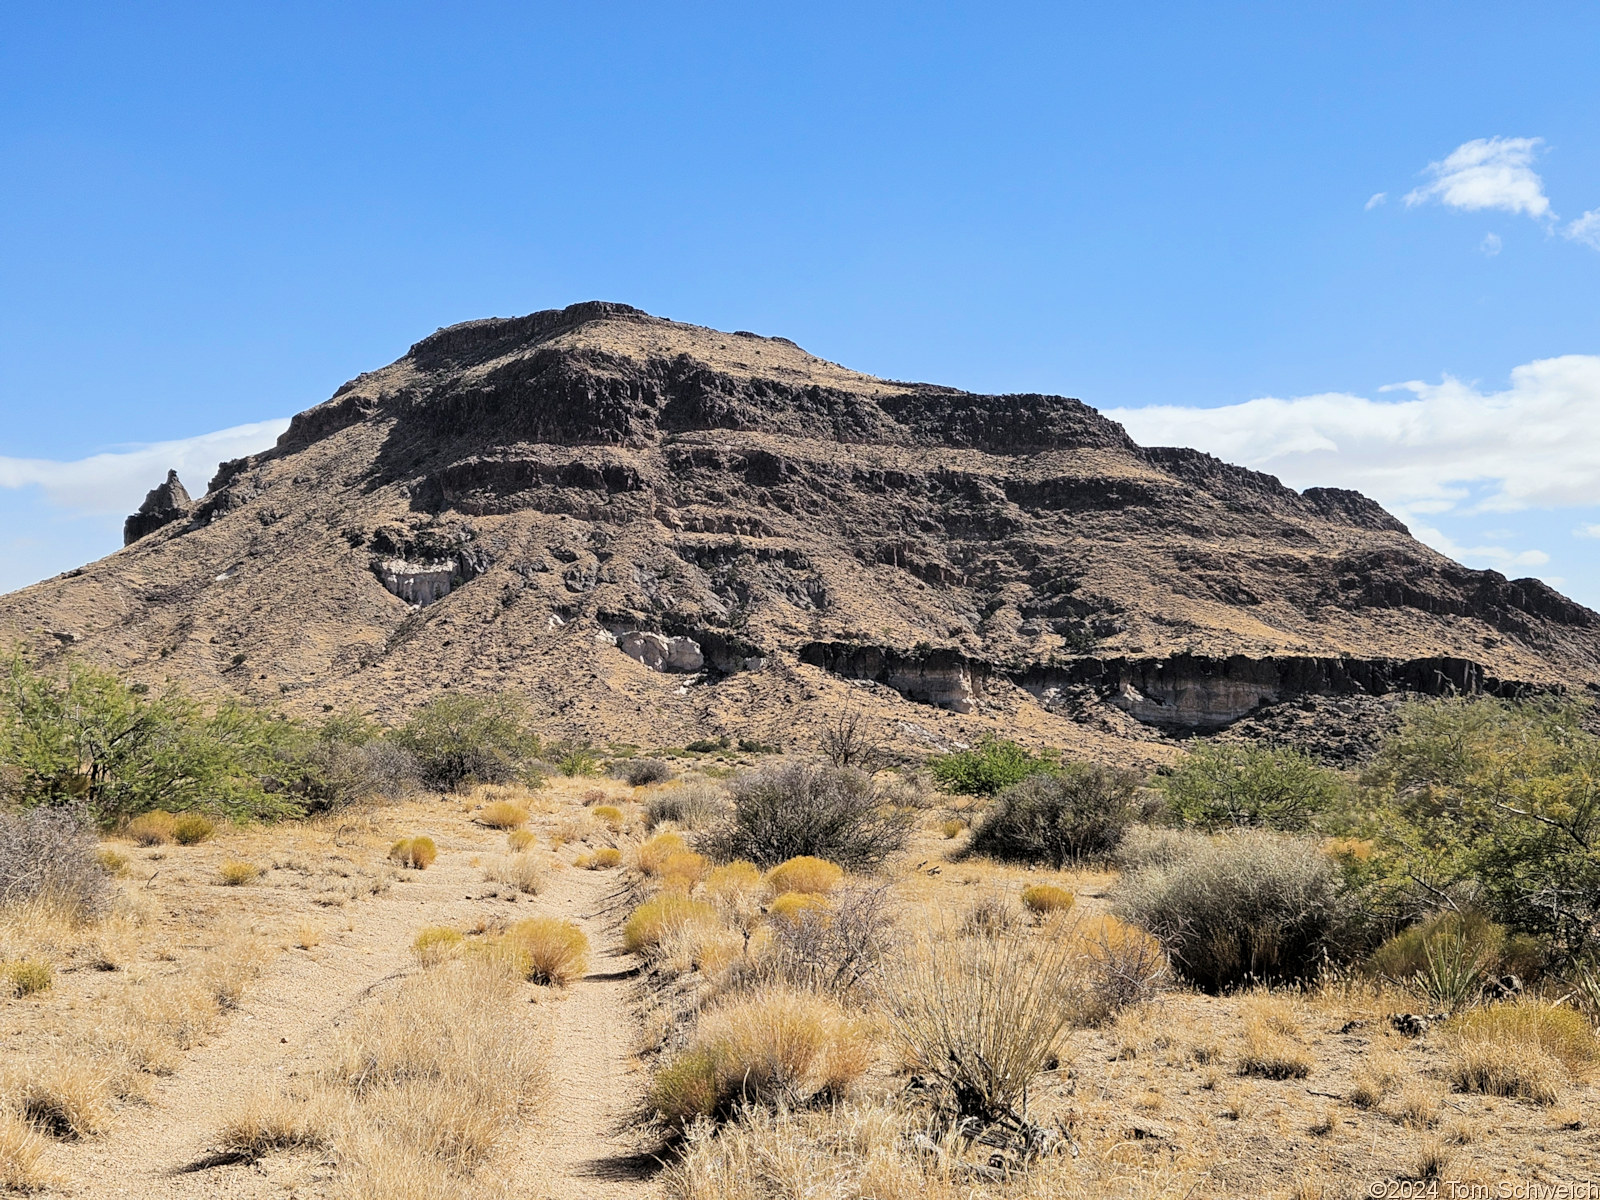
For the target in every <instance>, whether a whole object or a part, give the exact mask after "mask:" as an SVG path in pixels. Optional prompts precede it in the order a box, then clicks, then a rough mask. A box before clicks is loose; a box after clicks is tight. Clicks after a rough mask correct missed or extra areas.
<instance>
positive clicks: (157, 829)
mask: <svg viewBox="0 0 1600 1200" xmlns="http://www.w3.org/2000/svg"><path fill="white" fill-rule="evenodd" d="M177 824H178V818H176V817H175V816H173V815H172V814H171V813H169V812H167V811H166V810H165V809H160V808H156V809H152V810H151V811H149V812H146V813H140V814H139V815H138V816H137V817H134V818H133V820H131V821H129V822H128V823H127V825H125V826H124V827H123V830H122V832H123V833H124V834H125V835H126V836H127V837H128V839H129V840H130V841H132V842H133V843H134V844H135V845H137V846H165V845H166V844H167V843H168V842H170V841H171V840H172V835H173V832H174V830H175V829H176V827H177Z"/></svg>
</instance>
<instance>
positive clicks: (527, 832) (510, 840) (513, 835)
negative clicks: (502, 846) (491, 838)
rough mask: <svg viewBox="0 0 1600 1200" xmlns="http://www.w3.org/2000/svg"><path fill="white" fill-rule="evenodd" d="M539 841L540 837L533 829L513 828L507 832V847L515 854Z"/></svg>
mask: <svg viewBox="0 0 1600 1200" xmlns="http://www.w3.org/2000/svg"><path fill="white" fill-rule="evenodd" d="M538 841H539V838H538V837H537V835H535V834H534V832H533V831H532V830H531V829H513V830H512V831H511V832H510V833H508V834H506V849H508V850H510V851H511V853H513V854H521V853H522V852H523V851H524V850H527V849H530V848H532V847H533V846H534V845H536V844H537V843H538Z"/></svg>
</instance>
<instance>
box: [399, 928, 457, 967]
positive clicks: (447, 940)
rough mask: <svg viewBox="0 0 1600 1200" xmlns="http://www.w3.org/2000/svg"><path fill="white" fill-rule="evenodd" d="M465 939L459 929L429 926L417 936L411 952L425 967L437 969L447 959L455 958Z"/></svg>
mask: <svg viewBox="0 0 1600 1200" xmlns="http://www.w3.org/2000/svg"><path fill="white" fill-rule="evenodd" d="M465 940H466V939H465V937H464V936H463V935H462V933H461V931H460V930H458V929H451V928H449V927H448V926H445V925H429V926H427V927H426V928H424V929H423V930H422V932H420V933H419V934H417V937H416V940H415V941H413V942H412V943H411V952H412V953H413V954H415V955H416V956H417V961H418V962H419V963H421V964H422V965H423V966H425V967H436V966H438V965H439V964H440V963H442V962H444V961H445V959H447V958H454V957H455V955H456V952H457V951H458V950H460V949H461V943H462V942H463V941H465Z"/></svg>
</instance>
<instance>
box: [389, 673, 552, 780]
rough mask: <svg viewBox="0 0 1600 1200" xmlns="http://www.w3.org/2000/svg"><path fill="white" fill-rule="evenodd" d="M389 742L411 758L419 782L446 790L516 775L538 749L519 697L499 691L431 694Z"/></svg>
mask: <svg viewBox="0 0 1600 1200" xmlns="http://www.w3.org/2000/svg"><path fill="white" fill-rule="evenodd" d="M394 742H395V744H396V745H398V746H399V747H400V748H401V749H403V750H405V751H407V752H409V753H410V754H411V756H412V757H413V758H414V759H415V760H416V764H417V772H418V774H419V776H420V777H421V780H422V782H423V783H424V784H426V785H427V786H428V787H430V788H434V789H437V790H439V791H446V792H449V791H455V790H456V789H458V788H460V787H461V786H462V785H463V784H467V783H508V782H511V781H512V780H515V779H519V778H522V777H523V776H524V775H525V774H526V772H527V771H528V769H529V767H530V764H531V763H532V762H533V761H534V760H535V759H537V758H538V757H539V753H540V750H541V747H540V743H539V738H538V737H537V735H535V734H534V733H533V731H532V730H531V729H529V727H528V722H527V716H526V712H525V710H524V707H523V705H522V703H521V701H520V700H518V699H517V698H516V697H514V696H511V695H508V694H505V693H501V694H499V695H495V696H463V695H457V694H454V693H446V694H444V695H440V696H435V697H434V698H433V699H432V700H429V701H428V702H427V703H426V704H424V705H423V706H422V707H421V708H419V709H418V710H417V711H416V712H415V713H413V714H412V716H411V719H410V720H409V721H407V722H406V723H405V724H404V725H403V726H401V728H400V729H399V730H398V731H397V732H396V733H395V735H394Z"/></svg>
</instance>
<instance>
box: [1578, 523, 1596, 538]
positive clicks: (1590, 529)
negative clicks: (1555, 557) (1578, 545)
mask: <svg viewBox="0 0 1600 1200" xmlns="http://www.w3.org/2000/svg"><path fill="white" fill-rule="evenodd" d="M1572 536H1573V537H1581V538H1600V525H1579V526H1578V527H1577V528H1576V529H1574V530H1573V531H1572Z"/></svg>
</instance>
